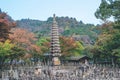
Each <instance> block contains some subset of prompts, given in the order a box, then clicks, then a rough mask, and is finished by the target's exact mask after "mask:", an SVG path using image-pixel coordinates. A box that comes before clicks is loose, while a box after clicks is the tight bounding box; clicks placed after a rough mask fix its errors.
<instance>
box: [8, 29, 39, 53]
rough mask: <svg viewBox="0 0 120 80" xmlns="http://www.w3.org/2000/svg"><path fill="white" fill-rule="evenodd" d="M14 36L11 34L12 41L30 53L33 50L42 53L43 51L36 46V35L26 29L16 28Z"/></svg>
mask: <svg viewBox="0 0 120 80" xmlns="http://www.w3.org/2000/svg"><path fill="white" fill-rule="evenodd" d="M11 33H12V34H9V37H10V39H11V40H12V42H13V43H15V44H16V45H18V46H20V47H23V48H25V49H26V50H27V51H28V52H30V51H31V50H34V51H37V52H40V51H41V49H40V47H38V46H37V45H35V44H34V42H35V41H36V38H35V35H34V33H32V32H29V31H27V30H25V29H21V28H14V29H12V30H11Z"/></svg>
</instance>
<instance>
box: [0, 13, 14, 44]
mask: <svg viewBox="0 0 120 80" xmlns="http://www.w3.org/2000/svg"><path fill="white" fill-rule="evenodd" d="M15 25H16V24H15V22H13V21H10V20H9V19H8V15H7V14H6V13H4V12H0V42H4V41H5V40H7V39H8V38H9V33H10V29H11V28H12V27H15Z"/></svg>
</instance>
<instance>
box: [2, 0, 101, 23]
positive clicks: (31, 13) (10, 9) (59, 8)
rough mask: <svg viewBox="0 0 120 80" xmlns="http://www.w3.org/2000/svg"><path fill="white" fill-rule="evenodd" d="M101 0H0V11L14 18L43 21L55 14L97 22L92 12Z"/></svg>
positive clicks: (87, 21)
mask: <svg viewBox="0 0 120 80" xmlns="http://www.w3.org/2000/svg"><path fill="white" fill-rule="evenodd" d="M100 2H101V0H0V8H1V10H2V11H4V12H6V13H7V14H8V15H10V16H11V17H12V18H13V19H14V20H20V19H22V18H23V19H26V18H29V19H38V20H42V21H45V20H47V18H49V17H52V16H53V14H56V16H58V17H66V16H68V17H73V18H76V19H77V21H80V20H82V21H83V22H84V23H93V24H99V23H100V20H98V19H96V18H95V16H94V13H95V11H96V9H97V8H98V7H99V5H100Z"/></svg>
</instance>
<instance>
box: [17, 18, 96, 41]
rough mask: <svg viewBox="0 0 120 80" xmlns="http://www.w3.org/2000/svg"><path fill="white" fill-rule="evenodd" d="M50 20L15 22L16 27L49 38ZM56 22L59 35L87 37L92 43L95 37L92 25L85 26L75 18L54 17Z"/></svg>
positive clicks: (94, 29) (94, 27) (22, 20)
mask: <svg viewBox="0 0 120 80" xmlns="http://www.w3.org/2000/svg"><path fill="white" fill-rule="evenodd" d="M52 19H53V18H52V17H49V18H48V19H47V20H46V21H40V20H32V19H21V20H18V21H17V26H18V27H20V28H25V29H28V30H29V31H32V32H34V33H36V34H37V35H38V36H39V37H40V36H49V34H50V28H51V26H52ZM56 21H57V22H58V26H59V32H60V35H63V36H73V35H85V36H86V35H88V36H89V37H90V39H91V40H92V41H94V40H95V39H96V37H97V34H98V33H97V30H96V26H95V25H94V24H85V23H83V22H82V21H77V20H76V19H75V18H69V17H56Z"/></svg>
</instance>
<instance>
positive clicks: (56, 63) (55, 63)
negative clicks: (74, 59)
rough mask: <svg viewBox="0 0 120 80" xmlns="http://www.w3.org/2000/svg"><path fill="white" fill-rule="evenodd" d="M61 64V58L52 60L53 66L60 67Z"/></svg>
mask: <svg viewBox="0 0 120 80" xmlns="http://www.w3.org/2000/svg"><path fill="white" fill-rule="evenodd" d="M60 64H61V62H60V59H59V57H56V56H54V57H53V58H52V65H53V66H59V65H60Z"/></svg>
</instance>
